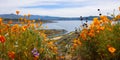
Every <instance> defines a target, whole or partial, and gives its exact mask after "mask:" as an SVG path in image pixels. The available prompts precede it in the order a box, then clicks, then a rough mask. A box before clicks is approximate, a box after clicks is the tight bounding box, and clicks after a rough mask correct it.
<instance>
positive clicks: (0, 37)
mask: <svg viewBox="0 0 120 60" xmlns="http://www.w3.org/2000/svg"><path fill="white" fill-rule="evenodd" d="M5 41H6V39H5V37H4V36H1V35H0V42H1V43H4V42H5Z"/></svg>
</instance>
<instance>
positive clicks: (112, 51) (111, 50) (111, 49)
mask: <svg viewBox="0 0 120 60" xmlns="http://www.w3.org/2000/svg"><path fill="white" fill-rule="evenodd" d="M108 51H109V52H110V53H114V52H115V51H116V49H115V48H114V47H108Z"/></svg>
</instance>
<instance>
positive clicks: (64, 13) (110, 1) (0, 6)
mask: <svg viewBox="0 0 120 60" xmlns="http://www.w3.org/2000/svg"><path fill="white" fill-rule="evenodd" d="M119 6H120V0H0V14H9V13H15V11H16V10H20V14H21V15H24V14H28V13H30V14H34V15H49V16H60V17H79V16H90V15H98V12H97V9H101V11H102V14H104V15H106V14H107V13H112V12H113V10H114V9H115V12H116V14H117V13H119V11H118V7H119Z"/></svg>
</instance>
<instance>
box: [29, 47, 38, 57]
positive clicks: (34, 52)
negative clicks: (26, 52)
mask: <svg viewBox="0 0 120 60" xmlns="http://www.w3.org/2000/svg"><path fill="white" fill-rule="evenodd" d="M31 52H32V54H33V56H34V57H36V56H39V55H40V54H39V52H38V50H37V49H36V48H34V49H33V50H32V51H31Z"/></svg>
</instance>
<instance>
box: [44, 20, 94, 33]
mask: <svg viewBox="0 0 120 60" xmlns="http://www.w3.org/2000/svg"><path fill="white" fill-rule="evenodd" d="M56 22H57V23H47V24H43V26H44V27H45V26H48V28H46V29H65V30H66V31H68V32H71V31H75V28H80V26H81V25H82V24H83V23H85V21H79V20H75V21H56ZM91 22H92V21H88V24H90V23H91Z"/></svg>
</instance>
